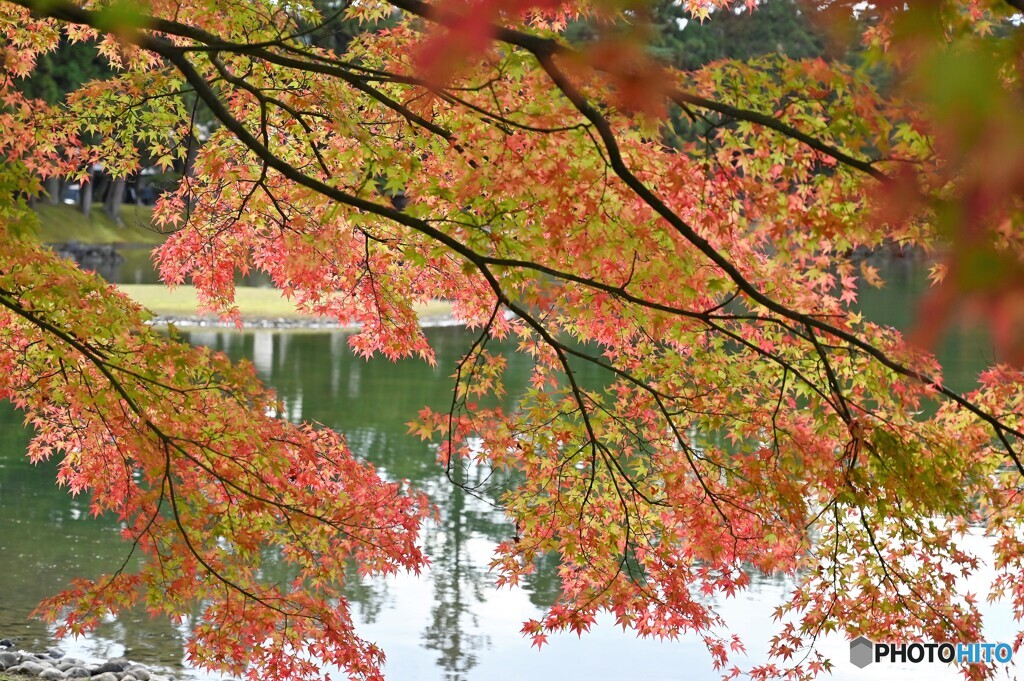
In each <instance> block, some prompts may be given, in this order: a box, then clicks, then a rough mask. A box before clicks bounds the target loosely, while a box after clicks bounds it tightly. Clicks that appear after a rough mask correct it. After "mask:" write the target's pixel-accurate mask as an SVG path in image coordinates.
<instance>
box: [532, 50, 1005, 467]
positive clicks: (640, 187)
mask: <svg viewBox="0 0 1024 681" xmlns="http://www.w3.org/2000/svg"><path fill="white" fill-rule="evenodd" d="M538 61H539V63H540V64H541V67H542V68H543V69H544V70H545V71H546V72H547V73H548V75H549V76H550V77H551V79H552V81H553V82H554V83H555V85H556V86H557V87H558V88H559V90H561V91H562V93H563V94H564V95H565V96H566V98H568V99H569V101H570V102H572V103H573V105H574V106H575V107H576V108H577V110H578V111H579V112H580V113H581V114H582V115H583V116H584V118H586V119H587V120H589V121H590V122H591V123H592V124H593V125H594V128H595V130H596V131H597V133H598V135H599V136H600V137H601V140H602V143H603V144H604V147H605V150H606V151H607V153H608V156H609V159H610V161H611V164H612V168H613V169H614V170H615V173H616V175H618V176H619V178H620V179H621V180H622V181H623V182H624V183H626V185H627V186H629V187H630V189H632V190H633V191H634V192H635V193H636V195H637V196H638V197H639V198H640V199H641V200H643V201H644V203H646V204H647V205H648V206H650V207H651V208H652V209H653V210H654V211H655V212H656V213H657V214H658V215H660V216H661V217H662V218H664V219H665V220H666V221H667V222H668V223H669V224H670V225H672V227H673V228H674V229H675V230H676V231H677V232H678V233H679V234H680V235H681V236H683V237H684V238H685V239H686V240H687V241H689V242H690V243H691V244H693V245H694V246H696V247H697V249H698V250H700V251H701V252H702V253H703V254H704V255H705V256H707V257H708V259H710V260H711V261H712V262H713V263H715V265H717V266H718V267H719V268H720V269H721V270H722V271H723V272H724V273H725V274H726V275H727V276H728V277H729V278H730V279H731V280H732V281H733V283H735V284H736V286H737V287H738V288H739V289H740V290H741V291H742V292H743V293H745V294H746V295H747V297H748V298H750V299H751V300H753V301H754V302H756V303H758V304H760V305H762V306H763V307H765V308H767V309H768V310H771V311H772V312H775V313H776V314H779V315H781V316H782V317H785V318H788V319H790V320H792V321H794V322H797V323H799V324H801V325H804V326H807V327H808V328H816V329H818V330H820V331H823V332H825V333H827V334H829V335H831V336H834V337H836V338H840V339H842V340H843V341H845V342H846V343H847V344H849V345H850V346H853V347H856V348H859V349H860V350H862V351H864V352H866V353H868V354H869V355H871V356H872V357H874V358H875V359H876V360H878V361H879V362H881V363H882V364H883V365H884V366H886V367H888V368H889V369H892V370H893V371H895V372H897V373H899V374H900V375H902V376H905V377H907V378H912V379H914V380H916V381H919V382H921V383H923V384H924V385H928V386H930V387H931V388H933V389H934V390H936V391H937V392H939V393H941V394H943V395H944V396H945V397H947V398H949V399H950V400H952V401H953V402H955V403H957V404H959V405H960V406H961V407H963V408H965V409H967V410H968V411H970V412H971V413H972V414H974V415H975V416H977V417H979V418H980V419H982V420H983V421H985V422H986V423H988V424H989V425H990V426H991V427H992V428H993V429H995V430H999V429H1004V430H1006V431H1007V432H1011V433H1013V434H1014V435H1016V436H1018V437H1024V431H1021V430H1019V429H1015V428H1009V427H1008V426H1006V424H1005V423H1004V422H1003V421H1002V420H1000V419H999V417H997V416H995V415H993V414H991V413H989V412H987V411H985V410H984V409H982V408H981V407H979V406H978V405H976V404H974V403H973V402H971V401H970V400H968V399H967V398H965V397H964V396H963V395H961V394H960V393H958V392H956V391H954V390H951V389H949V388H947V387H946V386H944V385H942V384H940V383H938V382H936V381H935V380H934V379H933V378H931V377H929V376H927V375H925V374H923V373H921V372H919V371H917V370H915V369H911V368H910V367H907V366H905V365H903V364H901V363H899V362H896V361H895V360H893V359H892V358H890V357H889V356H888V355H886V354H885V353H884V352H882V351H881V350H879V349H878V348H876V347H875V346H873V345H871V344H870V343H868V342H867V341H865V340H863V339H862V338H859V337H857V336H856V335H854V334H852V333H850V332H848V331H844V330H843V329H840V328H838V327H836V326H834V325H832V324H829V323H827V322H824V321H822V320H821V319H818V318H817V317H816V316H814V315H809V314H805V313H802V312H798V311H796V310H793V309H791V308H789V307H787V306H785V305H783V304H782V303H779V302H778V301H776V300H774V299H773V298H771V297H769V296H767V295H765V294H764V293H762V292H761V291H760V290H758V289H757V287H756V286H754V285H753V284H752V283H751V282H750V281H749V280H747V279H746V277H744V276H743V273H742V272H740V271H739V269H737V267H736V266H735V265H734V264H733V263H732V262H731V261H730V260H729V259H728V258H727V257H725V256H724V255H723V254H722V253H720V252H719V251H718V250H717V249H716V248H715V247H714V246H712V245H711V244H710V243H709V242H708V241H707V240H706V239H705V238H704V237H702V236H700V234H698V233H697V232H696V231H695V230H694V229H693V227H691V226H690V225H689V224H687V223H686V222H685V221H684V220H683V219H682V218H680V217H679V216H678V215H677V214H676V213H675V211H673V210H672V209H671V208H669V207H668V206H667V205H666V204H665V202H664V201H662V200H661V199H660V198H659V197H658V196H657V195H656V194H654V192H653V191H651V190H650V189H649V188H648V187H647V185H645V184H644V183H643V181H641V180H640V179H639V178H637V177H636V175H634V174H633V173H632V171H631V170H630V169H629V167H628V166H627V165H626V162H625V160H624V159H623V157H622V154H621V152H620V151H619V146H618V141H617V139H616V137H615V133H614V132H613V131H612V128H611V125H610V124H609V122H608V120H607V119H606V118H605V117H604V116H603V115H602V114H601V113H600V112H599V111H598V110H597V109H595V108H594V107H593V105H591V104H590V103H589V102H588V101H587V100H586V98H585V97H584V96H583V94H582V93H580V92H579V90H577V89H576V87H575V86H574V85H573V84H572V83H571V82H569V80H568V78H566V77H565V74H564V73H562V71H561V69H559V67H558V66H557V65H556V64H555V63H554V61H553V60H552V58H551V57H550V56H543V57H538ZM1007 455H1008V456H1009V457H1010V458H1011V460H1012V461H1013V462H1014V464H1015V465H1016V466H1017V469H1018V471H1019V472H1020V473H1021V475H1024V462H1022V461H1021V459H1020V457H1019V456H1018V455H1017V453H1016V452H1015V451H1012V450H1009V451H1007Z"/></svg>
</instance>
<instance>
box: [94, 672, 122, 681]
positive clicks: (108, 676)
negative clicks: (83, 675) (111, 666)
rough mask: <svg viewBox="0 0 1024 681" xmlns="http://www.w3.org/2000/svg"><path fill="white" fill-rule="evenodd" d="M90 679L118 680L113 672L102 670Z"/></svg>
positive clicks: (101, 680)
mask: <svg viewBox="0 0 1024 681" xmlns="http://www.w3.org/2000/svg"><path fill="white" fill-rule="evenodd" d="M92 681H120V680H119V679H118V678H117V675H116V674H114V673H113V672H103V673H102V674H96V675H94V676H93V677H92Z"/></svg>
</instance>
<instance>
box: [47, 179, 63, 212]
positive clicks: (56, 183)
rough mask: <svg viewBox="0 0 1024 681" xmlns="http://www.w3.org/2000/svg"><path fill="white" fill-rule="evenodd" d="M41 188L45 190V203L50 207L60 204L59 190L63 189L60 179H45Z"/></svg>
mask: <svg viewBox="0 0 1024 681" xmlns="http://www.w3.org/2000/svg"><path fill="white" fill-rule="evenodd" d="M43 188H44V189H45V190H46V203H48V204H50V205H51V206H56V205H57V204H58V203H60V190H61V189H62V188H63V183H62V182H61V181H60V177H58V176H56V175H51V176H50V177H48V178H46V181H45V182H43Z"/></svg>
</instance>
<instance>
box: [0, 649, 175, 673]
mask: <svg viewBox="0 0 1024 681" xmlns="http://www.w3.org/2000/svg"><path fill="white" fill-rule="evenodd" d="M0 672H4V673H6V674H17V675H20V676H26V677H34V678H38V679H42V680H43V681H65V680H66V679H91V681H175V679H174V677H173V676H171V675H170V674H166V673H158V672H154V671H152V670H150V669H149V668H148V667H146V666H145V665H142V664H138V663H135V662H132V661H131V660H128V659H126V658H123V657H115V658H111V659H109V660H104V661H101V662H96V661H92V662H90V661H88V660H80V659H78V658H74V657H66V656H65V655H64V652H63V651H62V650H60V649H59V648H47V649H46V651H45V652H42V653H37V652H30V651H27V650H18V649H17V647H16V646H15V644H14V641H12V640H11V639H6V638H5V639H2V640H0Z"/></svg>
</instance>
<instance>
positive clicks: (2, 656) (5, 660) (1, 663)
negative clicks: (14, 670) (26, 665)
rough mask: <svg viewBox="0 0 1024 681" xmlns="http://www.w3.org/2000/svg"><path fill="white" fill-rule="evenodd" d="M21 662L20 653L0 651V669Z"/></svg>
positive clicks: (8, 667)
mask: <svg viewBox="0 0 1024 681" xmlns="http://www.w3.org/2000/svg"><path fill="white" fill-rule="evenodd" d="M19 664H21V655H19V654H18V653H11V652H6V651H5V652H2V653H0V671H3V670H5V669H10V668H11V667H15V666H17V665H19Z"/></svg>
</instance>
